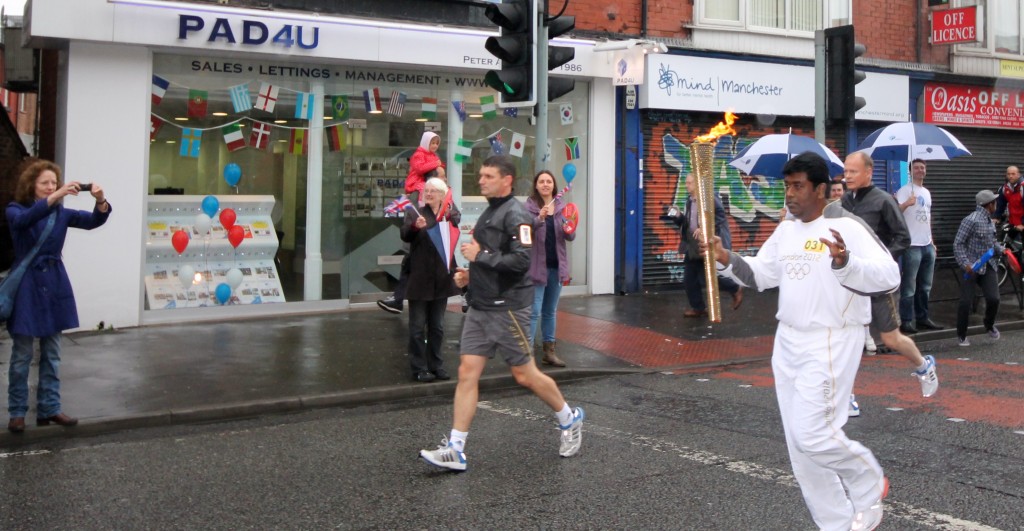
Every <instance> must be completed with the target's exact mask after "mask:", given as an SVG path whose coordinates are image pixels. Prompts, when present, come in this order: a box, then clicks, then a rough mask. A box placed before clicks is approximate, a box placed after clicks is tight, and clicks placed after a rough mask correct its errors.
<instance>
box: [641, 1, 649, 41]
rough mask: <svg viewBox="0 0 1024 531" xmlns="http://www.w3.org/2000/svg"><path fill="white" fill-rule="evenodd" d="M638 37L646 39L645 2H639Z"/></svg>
mask: <svg viewBox="0 0 1024 531" xmlns="http://www.w3.org/2000/svg"><path fill="white" fill-rule="evenodd" d="M640 37H642V38H645V39H646V38H647V0H643V1H642V2H640Z"/></svg>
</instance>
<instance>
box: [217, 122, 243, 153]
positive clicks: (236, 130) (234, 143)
mask: <svg viewBox="0 0 1024 531" xmlns="http://www.w3.org/2000/svg"><path fill="white" fill-rule="evenodd" d="M222 130H223V131H224V143H225V144H227V146H228V151H238V150H239V149H242V148H244V147H245V137H244V136H242V128H241V127H240V126H239V125H238V124H236V123H235V124H230V125H226V126H224V127H223V128H222Z"/></svg>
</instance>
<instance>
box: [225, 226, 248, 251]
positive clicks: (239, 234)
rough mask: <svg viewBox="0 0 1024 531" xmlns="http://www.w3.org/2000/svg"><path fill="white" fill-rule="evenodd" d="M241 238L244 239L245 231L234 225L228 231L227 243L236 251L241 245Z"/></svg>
mask: <svg viewBox="0 0 1024 531" xmlns="http://www.w3.org/2000/svg"><path fill="white" fill-rule="evenodd" d="M242 238H245V229H243V228H242V227H241V226H239V225H234V226H232V227H231V228H230V229H228V241H229V242H231V246H232V247H234V248H235V249H238V246H239V245H241V244H242Z"/></svg>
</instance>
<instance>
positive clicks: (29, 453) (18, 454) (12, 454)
mask: <svg viewBox="0 0 1024 531" xmlns="http://www.w3.org/2000/svg"><path fill="white" fill-rule="evenodd" d="M48 453H50V451H49V450H29V451H27V452H8V453H6V454H0V459H10V458H12V457H28V456H32V455H43V454H48Z"/></svg>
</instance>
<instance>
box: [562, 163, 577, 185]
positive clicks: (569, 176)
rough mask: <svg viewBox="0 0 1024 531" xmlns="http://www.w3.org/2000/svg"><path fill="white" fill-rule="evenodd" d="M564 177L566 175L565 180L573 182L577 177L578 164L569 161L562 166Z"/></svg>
mask: <svg viewBox="0 0 1024 531" xmlns="http://www.w3.org/2000/svg"><path fill="white" fill-rule="evenodd" d="M562 177H565V182H567V183H571V182H572V180H573V179H575V178H576V165H575V164H573V163H571V162H567V163H566V164H565V166H562Z"/></svg>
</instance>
